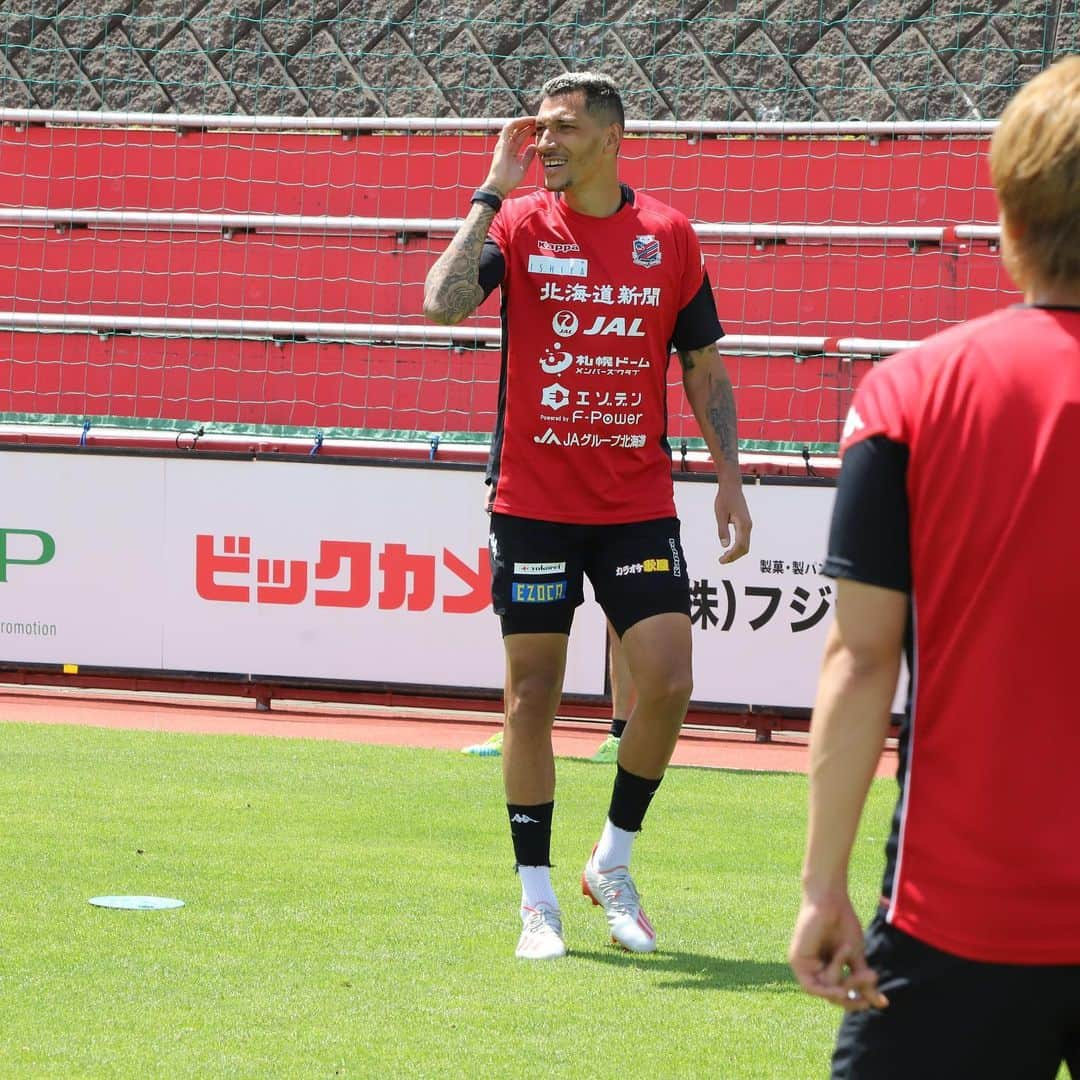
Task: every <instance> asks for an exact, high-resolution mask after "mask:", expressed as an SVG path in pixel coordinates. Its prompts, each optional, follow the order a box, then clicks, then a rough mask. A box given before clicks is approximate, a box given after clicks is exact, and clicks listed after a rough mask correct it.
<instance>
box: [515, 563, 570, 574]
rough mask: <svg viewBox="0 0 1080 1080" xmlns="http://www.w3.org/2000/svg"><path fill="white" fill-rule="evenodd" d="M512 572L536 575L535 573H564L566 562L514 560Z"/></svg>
mask: <svg viewBox="0 0 1080 1080" xmlns="http://www.w3.org/2000/svg"><path fill="white" fill-rule="evenodd" d="M514 573H515V574H521V575H523V576H536V575H537V574H565V573H566V563H564V562H516V563H514Z"/></svg>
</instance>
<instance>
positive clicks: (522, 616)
mask: <svg viewBox="0 0 1080 1080" xmlns="http://www.w3.org/2000/svg"><path fill="white" fill-rule="evenodd" d="M488 547H489V550H490V554H491V600H492V606H493V607H494V609H495V614H496V615H498V616H499V617H500V618H501V619H502V632H503V636H506V635H507V634H569V633H570V624H571V623H572V622H573V619H574V608H576V607H577V606H578V605H579V604H581V603H582V602H583V601H584V598H585V597H584V593H583V591H582V588H583V584H584V578H585V577H586V576H587V577H588V579H589V581H591V582H592V587H593V591H594V592H595V593H596V599H597V600H598V601H599V603H600V606H601V607H602V608H603V609H604V614H605V615H607V617H608V619H609V620H610V621H611V624H612V626H614V627H615V631H616V633H618V635H619V636H620V637H621V636H622V635H623V634H624V633H625V632H626V631H627V630H628V629H629V628H630V627H631V626H633V625H634V623H636V622H640V621H641V620H642V619H647V618H649V616H651V615H660V614H664V613H666V612H673V611H674V612H681V613H682V614H684V615H686V616H688V617H689V615H690V581H689V577H688V575H687V571H686V556H685V555H684V554H683V550H682V543H681V542H680V540H679V521H678V519H677V518H659V519H657V520H655V521H641V522H635V523H633V524H630V525H564V524H560V523H558V522H552V521H534V520H533V519H531V518H520V517H512V516H510V515H509V514H492V515H491V533H490V537H489V541H488Z"/></svg>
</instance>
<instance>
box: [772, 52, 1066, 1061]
mask: <svg viewBox="0 0 1080 1080" xmlns="http://www.w3.org/2000/svg"><path fill="white" fill-rule="evenodd" d="M990 170H991V174H992V177H993V181H994V186H995V188H996V190H997V194H998V201H999V204H1000V211H1001V252H1002V257H1003V261H1004V265H1005V267H1006V269H1007V270H1008V271H1009V273H1010V274H1011V275H1012V277H1013V279H1014V280H1015V281H1016V283H1017V284H1018V285H1019V286H1020V288H1021V290H1022V292H1023V294H1024V303H1022V304H1018V305H1016V306H1013V307H1010V308H1006V309H1004V310H1001V311H998V312H996V313H995V314H993V315H989V316H985V317H983V318H979V319H975V320H972V321H971V322H968V323H966V324H964V325H962V326H958V327H954V328H952V329H950V330H947V331H945V332H944V333H941V334H937V335H934V336H933V337H931V338H929V339H927V340H926V341H924V342H923V343H922V344H921V345H919V346H918V347H916V348H914V349H912V350H910V351H908V352H905V353H903V354H901V355H898V356H895V357H892V358H891V359H889V360H887V361H886V362H884V363H883V364H881V365H880V366H879V367H877V368H875V369H874V370H873V371H872V372H871V373H870V374H869V375H868V376H867V377H866V379H865V380H864V381H863V382H862V384H861V385H860V386H859V388H858V390H857V391H856V394H855V397H854V400H853V403H852V409H851V412H850V414H849V417H848V423H847V426H846V430H845V433H844V437H843V440H842V453H843V466H842V469H841V475H840V481H839V487H838V490H837V497H836V505H835V509H834V513H833V520H832V527H831V531H830V536H829V553H828V560H827V563H826V573H831V574H832V575H833V576H835V577H836V578H838V579H839V580H838V584H837V599H836V616H835V623H834V625H833V626H832V628H831V630H830V634H829V638H828V642H827V645H826V650H825V659H824V663H823V668H822V673H821V681H820V684H819V688H818V694H817V700H816V703H815V706H814V715H813V720H812V722H811V739H810V818H809V831H808V835H807V844H806V856H805V862H804V867H803V879H802V880H803V899H802V907H801V910H800V912H799V916H798V920H797V923H796V926H795V931H794V935H793V937H792V941H791V947H790V953H789V957H790V960H791V965H792V968H793V969H794V971H795V974H796V976H797V978H798V980H799V982H800V983H801V984H802V986H803V987H804V989H806V990H807V991H809V992H810V993H811V994H816V995H818V996H820V997H823V998H825V999H826V1000H829V1001H832V1002H835V1003H836V1004H838V1005H840V1006H842V1007H843V1008H844V1009H845V1010H847V1015H846V1016H845V1018H844V1020H843V1023H842V1024H841V1027H840V1034H839V1037H838V1040H837V1045H836V1050H835V1052H834V1055H833V1074H832V1075H833V1076H834V1077H835V1078H844V1080H856V1078H871V1077H872V1078H873V1080H888V1078H890V1077H896V1078H900V1077H903V1078H904V1080H908V1078H910V1077H916V1076H917V1077H925V1078H932V1077H943V1078H944V1077H947V1078H949V1080H953V1078H955V1077H960V1076H977V1077H980V1080H986V1078H995V1077H1001V1078H1002V1080H1004V1078H1010V1080H1018V1078H1020V1077H1023V1078H1024V1080H1043V1078H1045V1080H1053V1078H1054V1077H1056V1076H1057V1075H1058V1070H1059V1067H1060V1064H1061V1062H1062V1061H1066V1062H1067V1063H1068V1065H1069V1069H1070V1071H1071V1073H1072V1075H1073V1076H1080V844H1078V842H1077V838H1078V837H1080V798H1078V797H1077V782H1076V776H1077V770H1078V768H1080V723H1078V722H1077V709H1076V705H1075V698H1076V685H1075V681H1074V677H1075V672H1076V656H1077V640H1078V639H1077V630H1076V625H1077V624H1076V620H1077V613H1078V612H1080V552H1078V550H1077V537H1078V536H1080V497H1078V484H1077V475H1076V470H1077V467H1078V464H1080V57H1071V58H1068V59H1065V60H1062V61H1060V62H1058V63H1057V64H1054V65H1053V66H1052V67H1050V68H1048V69H1047V70H1046V71H1044V72H1043V73H1042V74H1040V75H1038V76H1037V77H1036V78H1035V79H1033V80H1032V81H1031V82H1030V83H1029V84H1028V85H1027V86H1025V87H1024V88H1023V89H1022V90H1020V92H1019V93H1018V94H1017V95H1016V96H1015V98H1014V99H1013V100H1012V101H1011V102H1010V104H1009V105H1008V106H1007V108H1006V109H1005V111H1004V113H1003V115H1002V117H1001V121H1000V123H999V125H998V127H997V130H996V131H995V133H994V136H993V140H992V143H991V148H990ZM905 638H906V642H905ZM905 644H906V647H907V651H908V662H909V667H910V670H911V676H912V681H911V703H910V708H909V710H908V714H907V716H906V717H905V720H904V724H903V726H902V728H901V745H900V766H899V772H898V779H899V782H900V798H899V801H898V804H897V808H896V814H895V817H894V821H893V828H892V835H891V837H890V840H889V842H888V844H887V847H886V871H885V882H884V888H883V890H882V892H883V895H882V897H881V902H880V906H879V909H878V911H877V914H876V915H875V916H874V918H873V920H872V921H871V923H870V925H869V927H868V929H867V930H866V933H865V935H864V934H863V932H862V931H861V929H860V927H859V924H858V921H857V919H856V916H855V912H854V910H853V908H852V905H851V901H850V899H849V897H848V891H847V872H848V862H849V857H850V852H851V847H852V844H853V842H854V838H855V834H856V828H857V825H858V821H859V816H860V813H861V810H862V807H863V804H864V801H865V797H866V792H867V789H868V787H869V783H870V779H871V777H872V775H873V772H874V768H875V765H876V762H877V760H878V756H879V754H880V751H881V747H882V743H883V741H884V738H885V735H886V732H887V730H888V723H889V707H890V702H891V700H892V697H893V692H894V689H895V687H896V681H897V673H898V670H899V667H900V657H901V653H902V651H903V650H904V648H905Z"/></svg>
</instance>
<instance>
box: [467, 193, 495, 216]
mask: <svg viewBox="0 0 1080 1080" xmlns="http://www.w3.org/2000/svg"><path fill="white" fill-rule="evenodd" d="M469 202H470V203H474V202H478V203H483V204H484V205H485V206H490V207H491V209H492V210H494V211H495V213H496V214H497V213H498V212H499V207H500V206H502V204H503V201H502V197H501V196H499V195H496V194H495V192H494V191H485V190H484V189H483V188H477V189H476V190H475V191H474V192H473V193H472V198H471V199H470V200H469Z"/></svg>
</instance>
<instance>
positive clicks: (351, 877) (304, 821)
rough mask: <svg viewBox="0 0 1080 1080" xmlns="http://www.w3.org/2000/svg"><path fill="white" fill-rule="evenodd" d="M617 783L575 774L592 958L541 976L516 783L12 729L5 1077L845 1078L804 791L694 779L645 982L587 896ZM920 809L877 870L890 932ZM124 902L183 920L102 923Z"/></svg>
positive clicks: (692, 772)
mask: <svg viewBox="0 0 1080 1080" xmlns="http://www.w3.org/2000/svg"><path fill="white" fill-rule="evenodd" d="M611 778H612V770H611V767H610V766H601V765H593V764H590V763H587V762H579V761H567V760H561V761H560V762H559V787H558V794H557V801H556V810H555V836H554V848H553V862H554V864H555V869H554V871H553V878H554V881H555V886H556V891H557V892H558V894H559V897H560V900H561V903H562V907H563V915H564V926H565V932H566V938H567V944H568V946H569V948H570V955H569V956H568V957H567V958H566V959H564V960H559V961H554V962H549V963H541V964H528V963H524V962H522V961H518V960H515V958H514V956H513V950H514V945H515V944H516V941H517V934H518V931H519V927H520V924H519V921H518V915H517V903H518V899H519V887H518V883H517V879H516V877H515V876H514V873H513V870H512V863H513V856H512V853H511V849H510V841H509V832H508V827H507V824H506V812H505V808H504V805H503V800H502V795H501V779H500V763H499V761H498V760H497V759H495V760H491V759H476V758H468V757H465V756H463V755H461V754H457V753H449V752H444V751H423V750H404V749H396V748H385V747H368V746H358V745H353V744H345V743H337V742H316V741H306V740H291V739H289V740H286V739H271V738H263V739H257V738H244V737H235V736H188V735H176V734H164V733H151V732H122V731H106V730H99V729H94V728H79V727H63V726H58V727H54V726H33V725H22V724H10V723H3V724H0V810H2V821H3V826H2V828H3V834H4V842H3V847H4V869H5V873H4V894H3V906H2V909H0V1016H2V1017H3V1022H2V1023H0V1075H3V1076H4V1077H6V1078H16V1077H64V1078H71V1077H94V1078H97V1077H117V1078H127V1077H140V1078H148V1077H168V1078H170V1080H179V1078H184V1077H198V1078H201V1080H204V1078H207V1077H210V1078H215V1077H229V1078H238V1077H259V1078H263V1077H289V1078H292V1077H298V1078H299V1077H325V1078H334V1077H377V1076H404V1077H439V1078H448V1077H463V1078H464V1077H468V1078H473V1077H522V1078H525V1077H573V1078H574V1080H579V1078H580V1077H582V1076H586V1077H595V1078H606V1077H612V1078H616V1077H618V1078H626V1077H650V1078H657V1080H659V1078H668V1077H713V1078H722V1080H738V1078H746V1080H764V1078H769V1077H777V1078H790V1080H807V1078H810V1077H820V1076H824V1075H827V1071H828V1068H827V1062H828V1057H829V1053H830V1050H831V1046H832V1039H833V1036H834V1033H835V1030H836V1025H837V1023H838V1018H839V1013H837V1012H835V1011H833V1010H832V1009H830V1008H829V1007H828V1006H826V1005H825V1004H823V1003H821V1002H819V1001H816V1000H813V999H811V998H809V997H806V996H804V995H802V994H801V993H799V992H798V991H797V990H796V987H795V983H794V982H793V980H792V979H791V977H790V975H789V972H788V968H787V965H786V962H785V959H784V957H785V952H786V947H787V939H788V934H789V932H790V928H791V923H792V920H793V918H794V914H795V910H796V906H797V898H798V878H799V863H800V859H801V847H802V841H803V834H804V827H805V825H804V822H805V802H806V780H805V778H804V777H802V776H797V775H781V774H768V773H739V772H725V771H711V770H703V769H672V770H671V771H670V772H669V773H668V776H667V777H666V779H665V781H664V784H663V786H662V787H661V789H660V792H659V794H658V796H657V799H656V801H655V803H654V804H653V808H652V810H651V811H650V815H649V818H648V821H647V822H646V828H645V831H644V832H643V833H642V835H641V837H640V838H639V839H638V841H637V845H636V847H635V855H634V870H635V876H636V878H637V881H638V885H639V887H640V889H641V891H642V894H643V896H644V899H645V905H646V910H647V911H648V912H649V915H650V917H651V919H652V921H653V923H654V924H655V925H656V927H657V932H658V941H659V951H658V952H657V953H656V954H654V955H652V956H646V957H632V956H629V955H627V954H624V953H621V952H618V951H616V950H615V948H614V947H612V946H611V945H610V944H608V939H607V935H606V933H605V926H604V921H603V916H602V914H601V913H600V911H599V909H596V908H593V907H592V905H591V904H589V903H587V902H586V901H585V900H584V899H583V898H582V896H581V894H580V890H579V884H578V879H579V874H580V871H581V866H582V863H583V862H584V859H585V857H586V856H587V854H588V852H589V850H590V848H591V845H592V843H593V842H594V840H595V839H596V837H597V836H598V835H599V830H600V826H601V824H602V822H603V818H604V813H605V811H606V808H607V802H608V798H609V795H610V786H611ZM894 792H895V785H894V783H893V782H892V781H877V782H876V783H875V785H874V788H873V791H872V794H871V801H870V804H869V806H868V809H867V813H866V815H865V816H864V821H863V829H862V831H861V833H860V837H859V841H858V844H857V847H856V851H855V856H854V862H853V869H852V880H853V882H854V888H855V898H856V901H857V903H858V905H859V909H860V911H862V912H865V913H869V911H870V909H871V908H872V906H873V903H874V900H875V898H876V896H877V892H878V884H879V879H880V874H881V867H882V860H883V854H882V849H883V844H884V840H885V836H886V832H887V827H888V820H889V815H890V813H891V808H892V800H893V797H894ZM127 893H131V894H154V895H164V896H175V897H179V898H181V899H183V900H184V901H185V904H186V906H185V907H184V908H182V909H180V910H176V911H160V912H154V911H111V910H104V909H100V908H94V907H91V906H90V905H89V904H88V903H87V900H88V899H89V898H90V897H92V896H97V895H101V894H127Z"/></svg>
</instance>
